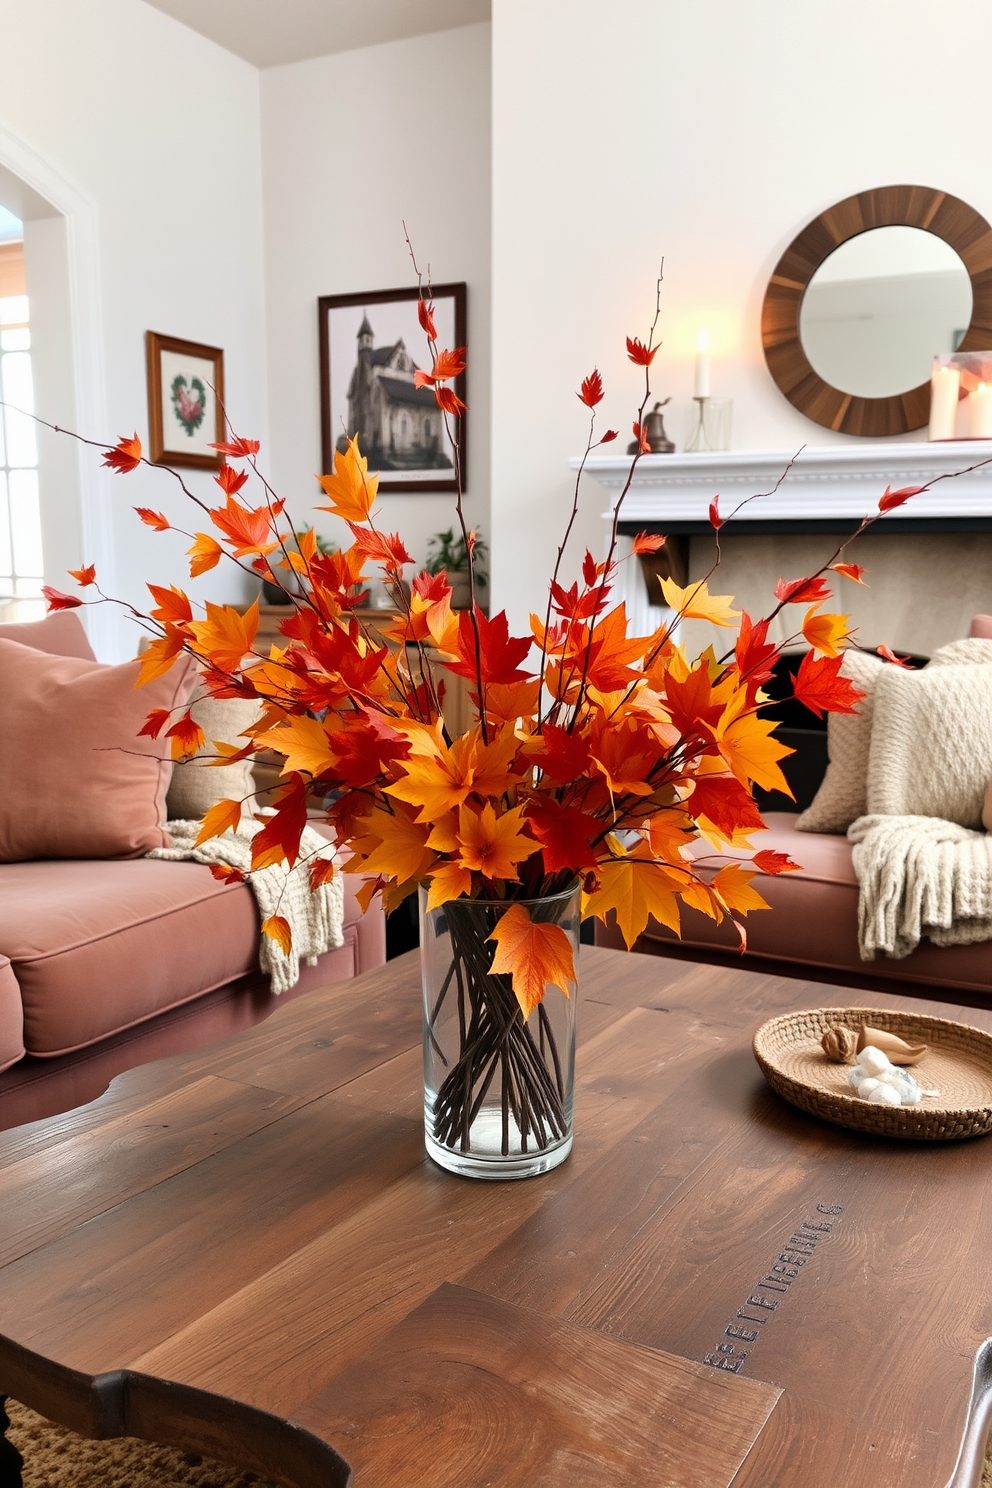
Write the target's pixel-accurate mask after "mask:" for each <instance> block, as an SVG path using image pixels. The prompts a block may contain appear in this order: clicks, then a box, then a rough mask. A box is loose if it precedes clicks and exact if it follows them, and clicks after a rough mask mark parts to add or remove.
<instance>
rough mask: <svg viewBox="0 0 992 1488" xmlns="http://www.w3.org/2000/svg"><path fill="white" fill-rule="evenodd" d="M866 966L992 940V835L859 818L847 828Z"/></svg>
mask: <svg viewBox="0 0 992 1488" xmlns="http://www.w3.org/2000/svg"><path fill="white" fill-rule="evenodd" d="M847 835H848V838H849V839H850V841H851V842H853V843H854V844H855V846H854V854H853V857H854V871H855V873H856V874H857V877H858V883H859V884H860V894H859V898H858V941H859V947H860V951H861V959H862V960H863V961H871V960H873V959H874V957H875V955H876V953H877V952H878V951H883V952H884V953H885V955H887V956H891V957H892V958H893V960H896V961H898V960H901V959H902V958H903V957H904V956H908V955H909V954H910V952H911V951H914V950H915V949H916V947H917V946H918V945H919V943H920V940H921V939H922V938H923V937H924V936H926V937H927V939H929V940H931V941H932V942H933V944H934V945H939V946H949V945H971V944H973V943H974V942H975V941H981V940H992V835H990V834H989V833H988V832H972V831H970V830H969V829H968V828H967V827H959V826H957V825H955V823H954V822H949V821H942V820H941V819H940V818H939V817H933V816H860V817H858V819H857V821H856V822H853V823H852V825H851V826H850V827H849V828H848V831H847Z"/></svg>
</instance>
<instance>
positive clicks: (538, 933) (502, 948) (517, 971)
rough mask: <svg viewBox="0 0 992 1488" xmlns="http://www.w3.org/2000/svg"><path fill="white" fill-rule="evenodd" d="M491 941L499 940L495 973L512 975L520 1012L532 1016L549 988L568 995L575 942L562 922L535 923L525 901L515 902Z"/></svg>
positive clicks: (494, 959) (572, 974) (572, 980)
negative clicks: (554, 923)
mask: <svg viewBox="0 0 992 1488" xmlns="http://www.w3.org/2000/svg"><path fill="white" fill-rule="evenodd" d="M489 939H490V940H494V941H495V942H496V954H495V955H494V956H493V964H492V966H491V968H490V972H491V975H493V976H499V975H501V974H503V975H507V974H508V975H509V976H510V978H511V980H512V983H513V994H514V996H515V997H516V999H517V1002H518V1003H519V1004H520V1011H521V1012H522V1013H523V1015H524V1017H525V1018H529V1017H530V1015H531V1013H532V1012H533V1011H534V1009H535V1008H536V1007H537V1005H538V1004H539V1003H540V1002H541V1000H542V998H543V997H544V994H545V992H546V991H547V990H548V988H549V987H560V988H561V990H562V992H564V994H565V996H566V997H569V996H570V995H571V988H572V986H573V985H574V983H575V956H574V954H573V952H572V942H571V941H570V940H569V938H568V936H567V935H566V934H565V932H564V930H563V929H562V928H561V926H560V925H542V924H540V923H538V924H535V923H534V921H533V920H532V919H531V917H530V914H529V913H528V911H527V908H526V906H525V905H523V904H511V905H510V908H509V909H508V910H507V911H506V913H505V914H504V915H502V916H501V918H500V920H499V923H498V924H497V926H496V928H495V930H494V931H493V933H492V934H491V935H490V936H489Z"/></svg>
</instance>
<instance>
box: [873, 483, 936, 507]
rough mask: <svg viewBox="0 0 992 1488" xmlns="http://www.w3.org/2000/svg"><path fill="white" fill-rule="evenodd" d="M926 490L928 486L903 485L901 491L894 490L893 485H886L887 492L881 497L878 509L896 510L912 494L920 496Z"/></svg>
mask: <svg viewBox="0 0 992 1488" xmlns="http://www.w3.org/2000/svg"><path fill="white" fill-rule="evenodd" d="M925 490H926V486H903V488H902V490H901V491H893V489H892V487H891V486H886V488H885V494H884V495H883V496H882V497H880V499H879V503H878V509H879V511H880V512H887V511H894V510H895V508H896V507H897V506H902V504H903V502H904V501H908V500H909V498H910V497H911V496H918V495H919V494H920V492H921V491H925Z"/></svg>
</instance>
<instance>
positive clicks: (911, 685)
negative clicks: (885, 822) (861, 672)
mask: <svg viewBox="0 0 992 1488" xmlns="http://www.w3.org/2000/svg"><path fill="white" fill-rule="evenodd" d="M990 780H992V666H974V665H964V666H961V665H956V666H955V665H939V666H936V667H934V666H928V667H925V668H924V670H923V671H922V672H906V671H903V670H902V669H901V668H899V667H894V666H889V667H886V668H885V671H884V673H883V674H882V676H880V677H879V679H878V681H877V683H876V684H875V711H874V723H873V727H872V736H871V752H870V754H869V757H868V812H869V814H870V815H873V816H874V815H876V814H880V815H883V816H936V817H940V818H941V819H942V820H944V821H950V822H956V823H957V824H958V826H959V827H969V828H972V829H977V828H979V827H981V824H982V806H983V804H984V800H985V792H986V790H987V788H988V783H989V781H990Z"/></svg>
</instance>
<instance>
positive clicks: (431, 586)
mask: <svg viewBox="0 0 992 1488" xmlns="http://www.w3.org/2000/svg"><path fill="white" fill-rule="evenodd" d="M413 591H414V593H415V594H419V595H420V597H421V599H429V600H430V601H431V602H432V603H433V604H436V603H437V602H438V600H441V599H443V598H444V596H445V595H446V594H449V593H450V592H451V585H450V584H449V583H448V580H447V578H446V577H445V575H444V574H443V573H438V574H429V573H427V572H426V571H425V572H423V573H419V574H418V575H417V577H416V578H415V579H414V581H413Z"/></svg>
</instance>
